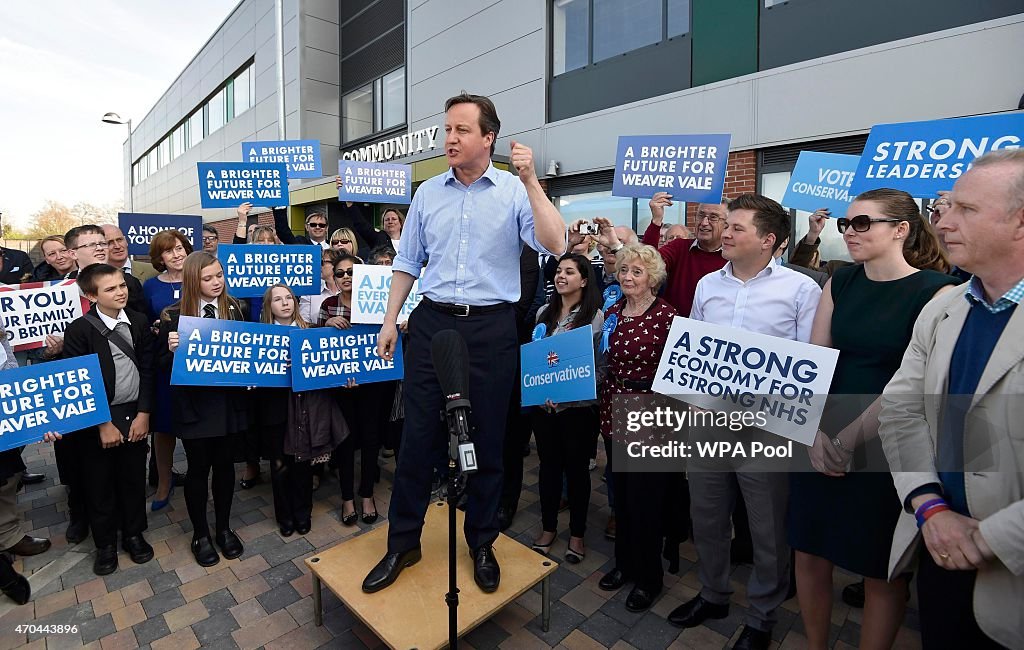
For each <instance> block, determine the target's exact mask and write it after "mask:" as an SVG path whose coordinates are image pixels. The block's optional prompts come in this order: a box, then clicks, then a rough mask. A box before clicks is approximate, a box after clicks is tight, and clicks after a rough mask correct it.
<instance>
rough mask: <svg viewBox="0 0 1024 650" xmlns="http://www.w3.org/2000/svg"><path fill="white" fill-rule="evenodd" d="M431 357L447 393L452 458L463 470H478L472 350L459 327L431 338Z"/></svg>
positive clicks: (465, 471)
mask: <svg viewBox="0 0 1024 650" xmlns="http://www.w3.org/2000/svg"><path fill="white" fill-rule="evenodd" d="M430 358H431V360H432V361H433V362H434V372H436V373H437V380H438V382H440V384H441V392H443V393H444V396H445V407H444V413H445V419H446V420H447V422H448V433H449V434H450V435H451V439H450V442H449V445H448V453H449V458H451V459H452V460H457V461H458V463H459V467H460V468H461V470H462V472H463V473H466V474H469V473H472V472H475V471H476V469H477V462H476V450H475V449H474V447H473V442H472V440H470V437H469V434H470V432H471V430H472V427H471V425H470V423H469V414H470V412H471V410H472V409H471V407H470V404H469V350H468V349H467V348H466V340H465V339H464V338H462V335H461V334H459V333H458V332H456V331H455V330H451V329H448V330H441V331H440V332H438V333H437V334H435V335H434V338H433V339H432V340H431V341H430Z"/></svg>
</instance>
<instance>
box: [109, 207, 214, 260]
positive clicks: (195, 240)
mask: <svg viewBox="0 0 1024 650" xmlns="http://www.w3.org/2000/svg"><path fill="white" fill-rule="evenodd" d="M117 224H118V227H120V228H121V232H123V233H124V238H125V240H127V241H128V254H129V255H149V244H150V242H151V241H153V237H155V236H156V235H157V233H160V232H163V231H164V230H178V231H180V232H181V234H183V235H185V238H186V239H188V240H189V241H190V242H192V250H196V251H199V250H202V249H203V218H202V217H200V216H195V215H191V214H145V213H142V212H118V213H117Z"/></svg>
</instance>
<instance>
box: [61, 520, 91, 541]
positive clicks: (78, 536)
mask: <svg viewBox="0 0 1024 650" xmlns="http://www.w3.org/2000/svg"><path fill="white" fill-rule="evenodd" d="M88 536H89V522H87V521H75V520H72V521H71V523H69V524H68V529H67V530H66V531H64V537H65V538H67V540H68V544H77V543H79V542H81V541H82V540H83V539H85V538H86V537H88Z"/></svg>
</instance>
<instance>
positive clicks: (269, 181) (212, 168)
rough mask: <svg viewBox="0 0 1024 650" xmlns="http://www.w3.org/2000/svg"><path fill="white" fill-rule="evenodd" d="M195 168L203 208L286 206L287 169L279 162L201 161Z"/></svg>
mask: <svg viewBox="0 0 1024 650" xmlns="http://www.w3.org/2000/svg"><path fill="white" fill-rule="evenodd" d="M197 167H198V168H199V202H200V204H201V205H202V206H203V207H204V208H235V207H238V205H240V204H242V203H246V202H248V203H252V204H253V205H261V206H265V207H268V208H273V207H276V206H281V205H288V170H287V169H285V166H284V164H282V163H260V164H256V163H240V162H239V163H235V162H211V163H204V162H201V163H198V164H197Z"/></svg>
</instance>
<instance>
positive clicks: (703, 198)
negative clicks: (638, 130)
mask: <svg viewBox="0 0 1024 650" xmlns="http://www.w3.org/2000/svg"><path fill="white" fill-rule="evenodd" d="M730 139H731V136H730V135H729V134H727V133H726V134H703V135H620V136H619V146H618V151H617V152H616V154H615V180H614V182H613V183H612V196H630V197H637V198H650V197H652V196H654V193H655V192H668V193H669V194H671V195H672V198H673V199H675V200H676V201H694V202H696V203H718V202H719V201H721V200H722V190H723V189H724V188H725V170H726V165H728V163H729V140H730Z"/></svg>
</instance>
